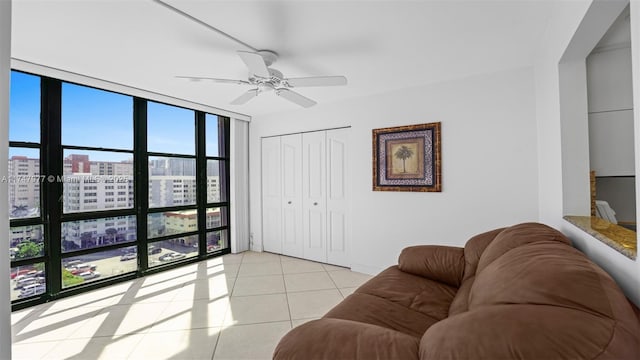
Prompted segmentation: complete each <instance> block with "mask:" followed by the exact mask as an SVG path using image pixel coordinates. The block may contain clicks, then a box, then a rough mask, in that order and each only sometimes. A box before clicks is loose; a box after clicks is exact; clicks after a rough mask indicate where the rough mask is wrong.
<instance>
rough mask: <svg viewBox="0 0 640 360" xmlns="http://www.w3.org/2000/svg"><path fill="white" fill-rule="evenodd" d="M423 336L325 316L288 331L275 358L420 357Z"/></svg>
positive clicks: (274, 354) (329, 359) (274, 355)
mask: <svg viewBox="0 0 640 360" xmlns="http://www.w3.org/2000/svg"><path fill="white" fill-rule="evenodd" d="M419 344H420V339H419V338H416V337H413V336H409V335H406V334H403V333H400V332H397V331H393V330H389V329H386V328H383V327H380V326H375V325H370V324H363V323H360V322H354V321H349V320H342V319H329V318H323V319H319V320H312V321H309V322H307V323H305V324H302V325H300V326H298V327H296V328H295V329H293V330H291V331H290V332H289V333H287V334H286V335H285V336H284V337H283V338H282V340H280V342H279V343H278V346H277V347H276V349H275V351H274V353H273V358H274V359H278V360H284V359H292V360H293V359H295V360H299V359H327V360H335V359H407V360H412V359H418V348H419Z"/></svg>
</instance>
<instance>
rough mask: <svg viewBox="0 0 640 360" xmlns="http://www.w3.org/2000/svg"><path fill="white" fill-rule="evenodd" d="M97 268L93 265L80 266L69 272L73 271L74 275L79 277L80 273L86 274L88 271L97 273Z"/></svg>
mask: <svg viewBox="0 0 640 360" xmlns="http://www.w3.org/2000/svg"><path fill="white" fill-rule="evenodd" d="M96 268H97V266H96V265H93V264H78V265H74V266H72V267H71V268H67V270H69V271H71V273H72V274H73V275H79V274H80V273H84V272H87V271H95V270H96Z"/></svg>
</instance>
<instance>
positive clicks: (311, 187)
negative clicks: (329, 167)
mask: <svg viewBox="0 0 640 360" xmlns="http://www.w3.org/2000/svg"><path fill="white" fill-rule="evenodd" d="M325 137H326V134H325V132H324V131H317V132H310V133H304V134H302V157H303V160H302V181H303V184H302V190H303V199H302V208H303V229H304V235H303V239H304V250H303V257H304V258H305V259H309V260H315V261H321V262H326V261H327V249H326V239H327V234H326V224H327V222H326V221H327V220H326V211H327V202H326V198H327V196H326V146H325Z"/></svg>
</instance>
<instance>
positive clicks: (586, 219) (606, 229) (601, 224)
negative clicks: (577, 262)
mask: <svg viewBox="0 0 640 360" xmlns="http://www.w3.org/2000/svg"><path fill="white" fill-rule="evenodd" d="M564 219H565V220H567V221H568V222H570V223H572V224H573V225H575V226H577V227H578V228H580V229H581V230H583V231H585V232H586V233H588V234H589V235H591V236H593V237H595V238H596V239H598V240H600V241H602V242H603V243H605V244H607V245H609V246H610V247H612V248H614V249H616V250H617V251H618V252H620V253H622V254H623V255H625V256H626V257H628V258H630V259H632V260H635V259H636V255H637V253H638V241H637V235H636V232H635V231H631V230H629V229H627V228H624V227H622V226H619V225H616V224H613V223H610V222H608V221H606V220H604V219H601V218H598V217H595V216H573V215H566V216H564Z"/></svg>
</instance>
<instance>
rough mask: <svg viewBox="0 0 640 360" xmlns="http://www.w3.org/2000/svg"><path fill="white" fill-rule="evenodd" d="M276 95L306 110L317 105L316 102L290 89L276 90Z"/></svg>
mask: <svg viewBox="0 0 640 360" xmlns="http://www.w3.org/2000/svg"><path fill="white" fill-rule="evenodd" d="M276 95H278V96H282V97H283V98H285V99H287V100H289V101H291V102H293V103H296V104H298V105H300V106H302V107H306V108H308V107H312V106H313V105H315V104H317V103H316V102H315V101H313V100H311V99H309V98H307V97H304V96H302V95H300V94H298V93H297V92H295V91H291V90H288V89H278V90H276Z"/></svg>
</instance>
